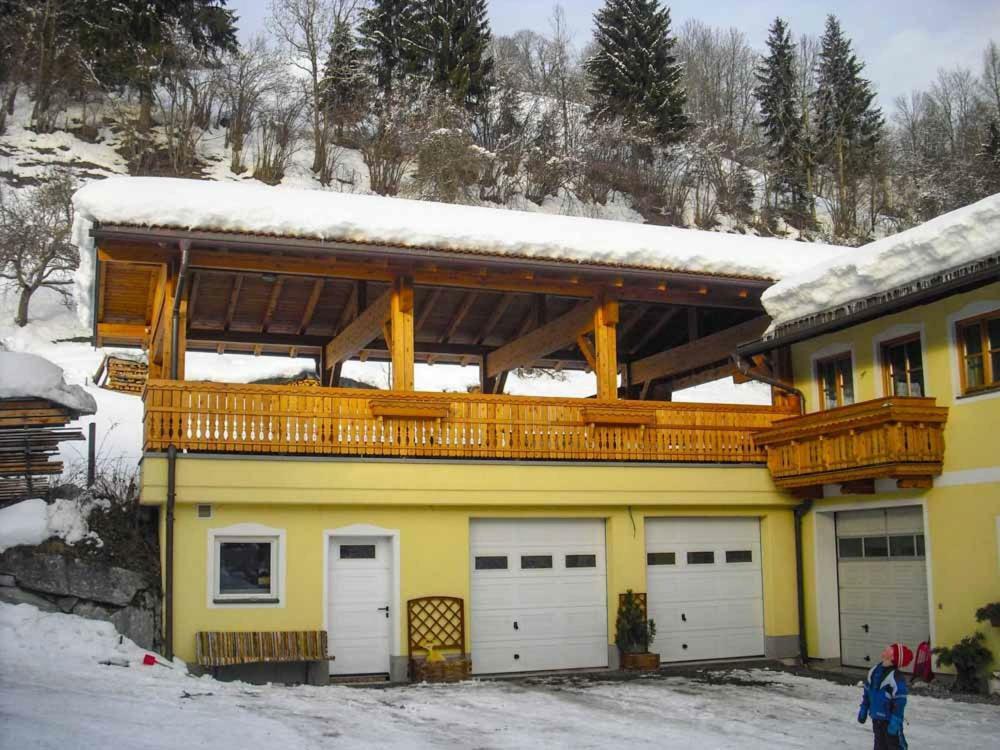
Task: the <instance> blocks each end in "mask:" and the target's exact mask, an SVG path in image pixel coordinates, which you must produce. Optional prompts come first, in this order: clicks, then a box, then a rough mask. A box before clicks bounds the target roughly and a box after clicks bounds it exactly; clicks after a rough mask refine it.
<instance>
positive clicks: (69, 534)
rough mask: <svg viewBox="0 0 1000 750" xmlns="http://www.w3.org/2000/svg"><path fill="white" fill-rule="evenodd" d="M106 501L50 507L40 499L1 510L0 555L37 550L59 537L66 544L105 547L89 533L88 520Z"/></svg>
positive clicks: (64, 502) (69, 502)
mask: <svg viewBox="0 0 1000 750" xmlns="http://www.w3.org/2000/svg"><path fill="white" fill-rule="evenodd" d="M107 504H108V501H107V500H96V501H86V502H80V501H77V500H67V499H64V498H60V499H59V500H56V501H55V502H54V503H52V504H51V505H49V504H48V503H46V502H45V501H44V500H42V499H40V498H33V499H31V500H22V501H21V502H19V503H15V504H14V505H10V506H8V507H6V508H2V509H0V552H3V551H4V550H6V549H9V548H10V547H17V546H20V545H27V546H34V545H36V544H41V543H42V542H44V541H45V540H46V539H51V538H52V537H58V538H60V539H62V540H63V541H64V542H66V543H67V544H76V543H77V542H80V541H82V540H84V539H90V540H92V541H94V542H96V543H97V544H99V545H100V544H102V541H101V539H100V538H99V537H98V536H97V534H96V533H95V532H93V531H91V530H90V527H89V525H88V524H87V518H88V517H89V516H90V512H91V511H92V510H93V509H94V508H95V507H97V506H98V505H101V506H107Z"/></svg>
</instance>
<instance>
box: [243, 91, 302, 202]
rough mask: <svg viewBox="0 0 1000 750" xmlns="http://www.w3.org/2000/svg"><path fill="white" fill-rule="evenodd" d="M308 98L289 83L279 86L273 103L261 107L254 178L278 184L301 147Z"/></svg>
mask: <svg viewBox="0 0 1000 750" xmlns="http://www.w3.org/2000/svg"><path fill="white" fill-rule="evenodd" d="M303 109H305V101H304V100H303V98H302V97H301V96H300V95H299V93H298V90H297V89H296V88H295V86H294V85H292V84H291V83H290V82H287V81H285V82H279V83H278V84H277V85H276V89H275V93H274V96H273V97H272V98H271V103H270V104H267V105H264V106H262V107H261V111H260V113H259V115H258V126H257V128H256V129H255V131H254V132H255V134H256V139H255V151H256V154H255V158H254V168H253V176H254V179H257V180H260V181H261V182H266V183H267V184H269V185H277V184H278V183H279V182H281V180H282V178H284V176H285V171H286V170H287V169H288V165H289V164H291V161H292V156H294V155H295V152H296V151H297V150H298V147H299V129H300V121H301V117H302V110H303Z"/></svg>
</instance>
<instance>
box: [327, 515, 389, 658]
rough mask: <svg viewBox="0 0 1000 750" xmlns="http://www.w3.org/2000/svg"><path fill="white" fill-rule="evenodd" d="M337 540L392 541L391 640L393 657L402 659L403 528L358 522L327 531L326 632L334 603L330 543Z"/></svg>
mask: <svg viewBox="0 0 1000 750" xmlns="http://www.w3.org/2000/svg"><path fill="white" fill-rule="evenodd" d="M336 537H380V538H383V539H388V540H389V546H390V548H391V549H392V587H391V590H392V609H391V611H390V613H389V620H390V623H391V624H390V626H389V627H390V628H391V630H392V635H391V636H390V638H389V656H390V657H393V656H401V655H402V650H401V647H400V642H401V641H400V628H401V627H402V625H401V623H402V601H401V599H400V593H399V582H400V575H399V571H400V566H399V560H400V554H399V546H400V545H399V529H384V528H382V527H381V526H372V525H371V524H367V523H356V524H352V525H351V526H341V527H340V528H336V529H325V530H324V531H323V630H329V629H330V623H329V622H328V609H329V604H330V543H331V542H332V541H333V540H334V538H336Z"/></svg>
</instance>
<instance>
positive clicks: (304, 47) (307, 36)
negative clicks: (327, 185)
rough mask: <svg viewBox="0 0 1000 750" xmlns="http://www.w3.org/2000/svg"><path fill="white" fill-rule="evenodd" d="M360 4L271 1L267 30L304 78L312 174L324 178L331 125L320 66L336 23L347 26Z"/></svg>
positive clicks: (317, 0) (318, 0)
mask: <svg viewBox="0 0 1000 750" xmlns="http://www.w3.org/2000/svg"><path fill="white" fill-rule="evenodd" d="M358 7H359V0H271V18H270V22H269V27H270V29H271V32H272V33H273V34H274V36H275V38H276V39H277V40H278V43H279V45H280V46H281V48H282V50H283V51H284V53H285V55H286V58H287V60H288V63H289V64H290V65H292V66H293V67H295V68H298V69H299V70H301V71H302V72H303V73H304V74H305V76H306V81H305V85H306V94H307V99H306V104H307V106H308V108H309V112H310V115H311V119H312V135H313V163H312V170H313V172H315V173H317V174H320V173H323V174H326V173H327V172H328V170H327V169H326V167H327V163H328V155H327V150H328V148H329V145H330V130H331V123H330V117H329V113H328V112H327V111H326V109H325V107H324V105H323V96H322V82H323V65H324V63H325V62H326V59H327V57H328V55H329V49H330V40H331V38H332V36H333V31H334V28H335V27H336V25H337V24H338V23H350V22H351V20H352V19H353V17H354V14H355V13H356V12H357V10H358Z"/></svg>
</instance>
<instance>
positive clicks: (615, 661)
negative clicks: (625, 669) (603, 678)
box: [608, 643, 621, 669]
mask: <svg viewBox="0 0 1000 750" xmlns="http://www.w3.org/2000/svg"><path fill="white" fill-rule="evenodd" d="M620 668H621V656H620V654H619V653H618V647H617V646H616V645H615V644H613V643H609V644H608V669H620Z"/></svg>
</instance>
